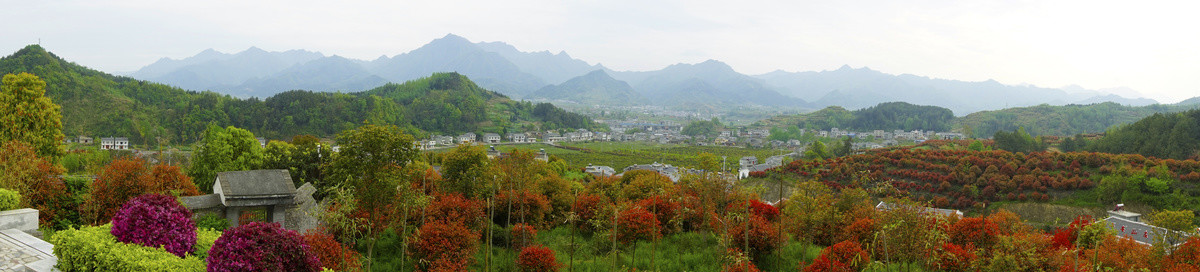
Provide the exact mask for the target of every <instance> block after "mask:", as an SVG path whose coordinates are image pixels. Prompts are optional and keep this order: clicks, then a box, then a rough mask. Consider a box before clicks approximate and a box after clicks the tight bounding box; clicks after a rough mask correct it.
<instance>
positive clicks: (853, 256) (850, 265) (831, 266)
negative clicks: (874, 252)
mask: <svg viewBox="0 0 1200 272" xmlns="http://www.w3.org/2000/svg"><path fill="white" fill-rule="evenodd" d="M870 262H871V256H870V255H869V254H867V252H866V251H863V249H862V247H860V246H859V245H858V243H857V242H853V241H844V242H841V243H837V244H834V245H832V246H830V247H827V248H825V249H824V250H822V251H821V255H820V256H817V259H816V260H813V262H812V264H809V265H808V266H807V267H804V269H803V270H804V271H805V272H825V271H830V272H833V271H837V272H843V271H862V269H863V268H864V267H866V266H867V264H869V263H870ZM801 264H803V263H801Z"/></svg>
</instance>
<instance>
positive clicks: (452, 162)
mask: <svg viewBox="0 0 1200 272" xmlns="http://www.w3.org/2000/svg"><path fill="white" fill-rule="evenodd" d="M488 164H489V161H488V158H487V153H485V152H484V151H483V146H471V145H460V146H458V147H456V148H454V150H453V151H450V153H448V154H446V158H445V159H444V160H443V161H442V178H443V180H442V184H440V185H438V188H439V189H441V190H442V191H445V192H455V193H459V194H462V195H463V196H466V197H470V198H474V197H479V196H483V195H484V194H486V193H487V192H488V191H489V189H490V188H488V187H487V184H488V182H486V181H488V180H491V179H492V178H493V177H488V176H485V175H486V173H487V170H488Z"/></svg>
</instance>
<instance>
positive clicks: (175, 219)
mask: <svg viewBox="0 0 1200 272" xmlns="http://www.w3.org/2000/svg"><path fill="white" fill-rule="evenodd" d="M110 232H111V233H112V235H113V236H115V237H116V238H117V241H121V242H122V243H132V244H139V245H143V246H147V247H155V248H157V247H162V248H163V249H166V250H167V252H171V254H175V256H179V257H180V258H183V257H184V255H186V254H188V253H191V252H192V246H195V245H196V224H195V223H194V222H192V212H191V211H189V210H188V209H187V208H184V207H183V206H181V205H179V202H177V201H175V198H173V197H169V196H165V195H156V194H150V195H142V196H139V197H137V198H134V199H132V200H129V202H127V203H125V205H124V206H122V207H121V209H120V210H118V211H117V213H116V215H113V220H112V230H111V231H110Z"/></svg>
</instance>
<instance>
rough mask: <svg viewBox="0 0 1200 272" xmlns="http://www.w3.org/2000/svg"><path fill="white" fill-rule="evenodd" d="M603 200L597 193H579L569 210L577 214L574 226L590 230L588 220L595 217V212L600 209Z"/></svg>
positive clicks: (590, 226)
mask: <svg viewBox="0 0 1200 272" xmlns="http://www.w3.org/2000/svg"><path fill="white" fill-rule="evenodd" d="M603 202H604V200H603V199H602V198H600V196H598V195H590V194H580V195H579V196H578V197H576V199H575V204H573V205H572V208H571V210H573V211H575V215H576V216H578V217H577V218H576V220H575V226H576V227H580V228H582V229H583V230H584V231H591V230H592V224H591V223H589V222H588V221H589V220H592V219H593V218H596V212H597V211H598V210H599V209H600V205H601V204H603Z"/></svg>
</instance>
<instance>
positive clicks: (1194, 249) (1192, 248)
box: [1169, 236, 1200, 267]
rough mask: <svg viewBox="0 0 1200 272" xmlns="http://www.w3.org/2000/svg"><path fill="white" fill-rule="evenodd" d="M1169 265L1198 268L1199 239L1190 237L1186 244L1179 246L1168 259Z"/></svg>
mask: <svg viewBox="0 0 1200 272" xmlns="http://www.w3.org/2000/svg"><path fill="white" fill-rule="evenodd" d="M1169 260H1170V262H1171V263H1175V264H1188V265H1192V266H1193V267H1200V238H1197V237H1195V236H1192V237H1191V238H1188V240H1187V242H1184V243H1183V244H1182V245H1179V248H1176V249H1175V251H1174V252H1171V255H1170V257H1169Z"/></svg>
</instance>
